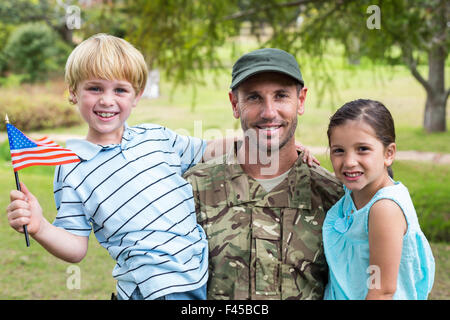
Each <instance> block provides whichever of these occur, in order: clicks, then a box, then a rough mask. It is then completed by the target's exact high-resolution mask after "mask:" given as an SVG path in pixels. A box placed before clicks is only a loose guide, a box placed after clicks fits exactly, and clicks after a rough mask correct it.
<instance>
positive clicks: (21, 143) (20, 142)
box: [6, 123, 80, 172]
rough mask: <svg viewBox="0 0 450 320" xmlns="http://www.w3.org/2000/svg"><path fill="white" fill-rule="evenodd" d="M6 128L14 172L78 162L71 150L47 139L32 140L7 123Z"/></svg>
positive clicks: (78, 159)
mask: <svg viewBox="0 0 450 320" xmlns="http://www.w3.org/2000/svg"><path fill="white" fill-rule="evenodd" d="M6 127H7V132H8V139H9V146H10V150H11V162H12V165H13V169H14V171H15V172H17V171H19V170H21V169H24V168H27V167H30V166H37V165H43V166H55V165H61V164H66V163H73V162H79V161H80V158H79V157H78V156H77V155H76V154H75V153H74V152H73V151H72V150H69V149H66V148H63V147H61V146H59V145H58V144H57V143H55V142H54V141H52V140H50V139H49V138H47V137H44V138H41V139H38V140H33V139H30V138H28V137H27V136H26V135H24V134H23V133H22V132H21V131H20V130H19V129H17V128H15V127H14V126H13V125H11V124H9V123H8V124H6Z"/></svg>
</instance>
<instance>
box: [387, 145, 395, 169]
mask: <svg viewBox="0 0 450 320" xmlns="http://www.w3.org/2000/svg"><path fill="white" fill-rule="evenodd" d="M396 152H397V145H396V144H395V143H394V142H392V143H391V144H390V145H388V146H387V147H386V148H385V150H384V165H385V166H386V167H389V166H390V165H392V163H393V162H394V159H395V153H396Z"/></svg>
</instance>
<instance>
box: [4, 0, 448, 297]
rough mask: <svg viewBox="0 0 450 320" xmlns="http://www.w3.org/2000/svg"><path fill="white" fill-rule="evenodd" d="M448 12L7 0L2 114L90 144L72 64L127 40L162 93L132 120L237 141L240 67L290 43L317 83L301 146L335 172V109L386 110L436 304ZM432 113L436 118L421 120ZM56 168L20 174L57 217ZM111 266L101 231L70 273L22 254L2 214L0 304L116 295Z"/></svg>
mask: <svg viewBox="0 0 450 320" xmlns="http://www.w3.org/2000/svg"><path fill="white" fill-rule="evenodd" d="M373 5H377V6H376V7H374V6H373ZM449 7H450V5H449V4H448V2H446V1H438V0H431V1H421V0H414V1H407V0H396V1H351V0H348V1H347V0H340V1H311V0H299V1H282V0H270V1H269V0H268V1H253V0H229V1H218V0H211V1H195V0H192V1H183V0H168V1H158V0H154V1H153V0H152V1H143V0H134V1H131V0H129V1H127V0H123V1H121V0H103V1H102V0H98V1H95V0H84V1H83V0H79V1H70V0H66V1H63V0H4V1H2V2H1V4H0V115H1V116H2V117H4V114H5V113H8V115H9V118H10V121H11V123H12V124H14V125H15V126H16V127H17V128H19V129H20V130H22V131H23V132H25V133H26V134H27V135H28V136H31V137H32V138H40V137H43V136H49V137H50V138H52V139H54V140H56V141H57V142H59V143H60V144H62V145H64V144H65V141H66V140H67V139H68V138H72V137H83V135H84V134H85V132H86V130H87V127H86V125H85V124H83V123H82V122H81V118H80V116H79V115H78V111H77V108H76V107H75V106H72V105H70V104H69V103H68V91H67V87H66V85H65V84H64V81H63V70H64V64H65V60H66V59H67V56H68V54H69V53H70V51H71V50H72V49H73V47H74V46H75V45H76V44H77V43H79V42H80V41H82V40H83V39H85V38H87V37H88V36H90V35H93V34H95V33H99V32H105V33H109V34H114V35H117V36H120V37H124V38H125V39H127V40H129V41H130V42H131V43H133V44H134V45H135V46H136V47H137V48H138V49H140V50H141V51H142V52H143V53H144V55H145V57H146V60H147V63H148V66H149V69H150V70H159V73H160V80H159V86H158V88H157V93H158V94H157V96H155V95H154V94H155V92H156V91H154V90H155V88H156V87H153V89H152V90H151V91H152V93H151V94H150V96H148V97H146V98H143V99H142V100H141V101H140V102H139V104H138V106H137V107H136V108H135V109H134V110H133V113H132V115H131V116H130V118H129V120H128V124H129V125H135V124H139V123H145V122H150V123H157V124H161V125H164V126H167V127H168V128H171V129H173V130H176V131H178V132H180V133H185V134H190V135H195V136H198V137H201V138H205V139H212V138H220V137H223V136H224V135H239V134H240V130H239V128H240V123H239V121H238V120H236V119H234V118H233V117H232V112H231V106H230V103H229V101H228V91H229V84H230V81H231V75H230V73H231V67H232V65H233V62H234V61H235V60H236V59H237V58H238V57H239V56H240V55H241V54H243V53H246V52H248V51H250V50H252V49H256V48H260V47H278V48H282V49H285V50H287V51H289V52H291V53H293V54H294V55H296V57H297V59H298V61H299V64H300V67H301V70H302V74H303V77H304V79H305V83H306V86H307V87H308V88H309V90H308V97H307V100H306V109H305V114H304V115H303V116H301V117H300V118H299V125H298V129H297V132H296V140H297V141H300V142H301V143H302V144H304V145H306V146H308V147H309V148H310V149H311V150H312V151H313V153H314V154H315V155H316V156H317V157H318V158H319V160H320V161H321V163H322V165H323V166H324V167H326V168H327V169H328V170H330V171H332V167H331V164H330V161H329V157H328V155H327V150H326V147H327V137H326V128H327V125H328V120H329V118H330V116H331V115H332V114H333V113H334V111H335V110H336V109H337V108H338V107H339V106H341V105H342V104H344V103H345V102H347V101H350V100H354V99H357V98H370V99H375V100H379V101H381V102H383V103H384V104H385V105H386V106H387V107H388V108H389V109H390V111H391V113H392V115H393V117H394V121H395V125H396V133H397V146H398V150H399V151H402V154H403V155H405V156H404V157H402V159H404V160H397V161H396V162H395V163H394V165H393V169H394V174H395V179H396V180H399V181H402V182H403V183H404V184H405V185H406V186H407V187H408V189H409V191H410V193H411V197H412V200H413V202H414V205H415V207H416V211H417V213H418V216H419V221H420V224H421V227H422V230H423V231H424V233H425V235H426V236H427V238H428V240H429V241H430V243H431V247H432V250H433V254H434V257H435V259H436V276H435V283H434V287H433V290H432V292H431V294H430V296H429V298H430V299H449V298H450V274H449V270H450V244H449V241H450V234H449V230H450V221H449V218H450V163H449V162H447V161H445V159H448V157H449V154H450V133H449V131H448V129H447V124H448V121H449V120H450V116H449V115H448V112H447V107H448V102H447V98H448V92H449V89H448V87H445V81H444V79H445V78H447V79H448V78H449V76H450V62H449V61H448V59H447V57H448V49H449V37H448V33H449V29H450V18H449V17H450V9H449ZM377 10H379V11H377ZM377 13H378V14H379V15H377ZM377 19H378V20H377ZM152 84H155V83H152ZM447 86H448V84H447ZM439 97H440V98H439ZM438 98H439V99H441V100H440V101H438V100H439V99H438ZM444 98H445V99H444ZM442 101H443V102H442ZM425 105H427V110H428V111H429V110H432V109H433V108H435V109H436V110H438V109H439V108H440V111H439V110H438V111H430V112H431V113H428V115H427V116H425V115H426V114H427V113H426V112H425ZM442 108H444V111H443V113H442ZM430 114H434V115H435V114H437V115H438V116H430ZM425 118H427V119H428V120H425ZM433 119H434V120H433ZM0 130H1V133H0V176H1V179H0V190H1V191H2V192H1V193H0V207H2V208H6V206H7V204H8V203H9V191H10V190H12V189H14V188H15V181H14V175H13V170H12V166H11V163H10V155H9V146H8V142H7V139H6V133H5V126H4V124H2V125H0ZM413 151H414V152H413ZM408 155H410V156H409V157H408ZM53 170H54V168H53V167H31V168H27V169H24V170H21V171H20V172H19V176H20V179H21V181H22V182H24V183H25V184H26V185H27V186H28V188H29V189H30V190H31V192H33V193H34V194H35V195H36V196H37V198H38V199H39V200H40V202H41V205H42V207H43V210H44V213H45V216H46V217H47V219H48V220H49V221H53V219H54V217H55V216H56V209H55V204H54V200H53V192H52V191H53V186H52V183H53ZM73 266H76V268H73ZM113 266H114V261H113V260H112V259H111V258H110V257H109V255H108V254H107V252H106V250H104V249H103V248H101V247H100V245H99V244H98V243H97V241H96V239H95V237H94V236H92V237H91V239H90V242H89V250H88V254H87V256H86V258H85V259H84V260H83V261H82V262H81V263H79V264H77V265H72V264H69V263H65V262H63V261H60V260H58V259H57V258H55V257H53V256H51V255H50V254H48V253H47V252H46V251H45V250H44V249H43V248H41V247H40V246H39V244H38V243H37V242H35V241H34V240H31V246H30V247H29V248H27V247H26V246H25V242H24V238H23V235H21V234H18V233H16V232H15V231H14V230H12V229H11V228H10V227H9V225H8V222H7V218H6V215H5V216H4V217H3V218H1V219H0V299H109V297H110V295H111V293H112V292H114V291H115V281H114V280H113V278H112V276H111V271H112V268H113ZM74 276H76V277H78V278H76V279H75V281H74ZM77 279H78V280H80V281H79V282H77V281H76V280H77Z"/></svg>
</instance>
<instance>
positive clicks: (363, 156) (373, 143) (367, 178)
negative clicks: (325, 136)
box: [330, 120, 396, 196]
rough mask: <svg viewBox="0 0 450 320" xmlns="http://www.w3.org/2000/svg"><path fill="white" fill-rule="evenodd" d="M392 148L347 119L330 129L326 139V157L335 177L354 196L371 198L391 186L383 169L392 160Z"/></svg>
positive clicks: (363, 125)
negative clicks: (327, 151)
mask: <svg viewBox="0 0 450 320" xmlns="http://www.w3.org/2000/svg"><path fill="white" fill-rule="evenodd" d="M395 150H396V146H395V143H391V144H390V145H389V146H388V147H386V148H385V147H384V146H383V144H382V142H381V141H380V140H379V139H378V138H377V137H376V134H375V131H374V130H373V128H372V127H371V126H370V125H368V124H367V123H365V122H363V121H359V120H347V121H346V122H345V123H344V124H342V125H340V126H337V127H334V128H333V129H332V131H331V136H330V158H331V163H332V165H333V168H334V172H335V175H336V177H337V178H338V179H339V180H340V181H341V182H342V183H343V184H344V185H345V186H346V187H347V188H348V189H350V190H352V191H353V192H354V193H355V192H356V193H360V192H363V193H366V192H367V193H366V194H367V195H370V196H373V194H375V192H376V191H378V190H379V189H380V188H382V187H385V186H387V185H389V184H391V181H390V178H389V175H388V173H387V167H388V166H390V165H391V164H392V162H393V160H394V156H395Z"/></svg>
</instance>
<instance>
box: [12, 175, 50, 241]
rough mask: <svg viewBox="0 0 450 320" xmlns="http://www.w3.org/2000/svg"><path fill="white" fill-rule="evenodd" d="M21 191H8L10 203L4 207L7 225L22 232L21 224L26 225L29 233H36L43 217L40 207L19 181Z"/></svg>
mask: <svg viewBox="0 0 450 320" xmlns="http://www.w3.org/2000/svg"><path fill="white" fill-rule="evenodd" d="M20 188H21V189H22V192H21V191H18V190H12V191H11V193H10V199H11V203H10V204H9V205H8V207H7V208H6V212H7V213H8V221H9V225H10V226H11V227H12V228H13V229H15V230H16V231H18V232H22V233H23V226H24V225H27V228H28V233H29V234H30V235H34V234H36V233H37V232H38V231H39V230H40V227H41V222H42V219H43V215H42V208H41V206H40V205H39V202H38V200H37V199H36V197H35V196H34V195H33V194H31V192H30V191H28V189H27V187H26V186H25V185H24V184H23V183H22V182H21V183H20Z"/></svg>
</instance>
